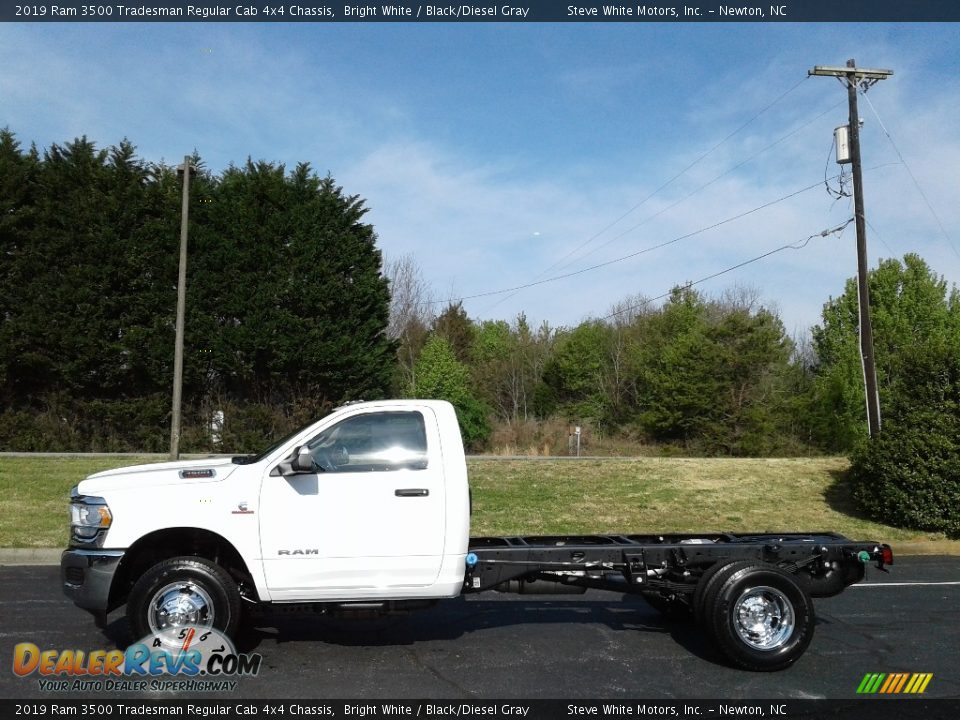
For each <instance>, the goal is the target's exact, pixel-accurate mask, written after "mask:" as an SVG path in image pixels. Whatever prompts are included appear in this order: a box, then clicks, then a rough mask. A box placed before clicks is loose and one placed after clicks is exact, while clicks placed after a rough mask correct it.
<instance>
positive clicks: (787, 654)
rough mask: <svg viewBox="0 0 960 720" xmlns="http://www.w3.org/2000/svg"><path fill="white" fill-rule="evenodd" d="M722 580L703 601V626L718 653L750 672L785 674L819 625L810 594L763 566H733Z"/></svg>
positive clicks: (780, 572)
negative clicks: (714, 643) (778, 672)
mask: <svg viewBox="0 0 960 720" xmlns="http://www.w3.org/2000/svg"><path fill="white" fill-rule="evenodd" d="M744 565H745V566H744ZM734 566H737V567H734ZM718 577H720V580H719V581H717V583H716V584H715V585H714V587H713V588H712V589H711V592H710V596H709V597H707V598H706V599H705V600H704V603H705V607H704V616H703V622H704V624H705V625H708V626H709V629H710V631H711V632H710V635H711V636H712V637H713V639H714V641H715V642H716V644H717V647H718V648H719V649H720V651H721V652H722V653H723V654H724V655H725V656H726V657H727V658H728V659H729V660H731V661H732V662H733V663H735V664H737V665H739V666H740V667H743V668H746V669H748V670H758V671H769V670H781V669H783V668H785V667H787V666H789V665H791V664H793V663H794V662H796V660H797V659H798V658H799V657H800V656H801V655H803V653H804V651H805V650H806V649H807V646H808V645H809V644H810V641H811V639H812V638H813V629H814V624H815V622H816V616H815V615H814V611H813V603H812V601H811V600H810V596H809V595H808V594H807V592H806V590H804V588H803V587H801V586H800V585H799V584H798V583H797V581H796V580H795V579H794V578H793V576H791V575H790V574H789V573H786V572H784V571H783V570H781V569H779V568H777V567H775V566H773V565H767V564H763V563H731V564H730V565H729V566H728V567H727V569H726V571H725V572H722V573H718Z"/></svg>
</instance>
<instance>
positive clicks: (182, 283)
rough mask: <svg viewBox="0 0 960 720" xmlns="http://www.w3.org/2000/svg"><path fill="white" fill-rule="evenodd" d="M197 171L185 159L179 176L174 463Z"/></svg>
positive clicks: (177, 454) (172, 430)
mask: <svg viewBox="0 0 960 720" xmlns="http://www.w3.org/2000/svg"><path fill="white" fill-rule="evenodd" d="M195 172H196V168H194V167H192V166H191V165H190V156H189V155H187V156H185V157H184V158H183V165H180V166H179V167H178V168H177V174H178V175H180V176H182V177H183V201H182V205H181V209H180V276H179V278H178V280H177V337H176V340H175V341H174V348H173V418H172V419H171V421H170V459H171V460H176V459H178V458H179V457H180V405H181V397H182V394H183V322H184V319H183V318H184V315H185V310H186V305H187V231H188V227H189V225H188V221H187V219H188V214H189V211H190V176H191V175H193V174H194V173H195Z"/></svg>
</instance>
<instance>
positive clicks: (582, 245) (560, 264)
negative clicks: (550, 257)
mask: <svg viewBox="0 0 960 720" xmlns="http://www.w3.org/2000/svg"><path fill="white" fill-rule="evenodd" d="M807 79H809V76H805V77H803V78H801V79H800V80H799V81H798V82H797V83H796V84H795V85H794V86H793V87H791V88H789V89H788V90H786V91H784V92H783V93H781V94H780V95H778V96H777V97H776V99H774V100H773V101H772V102H770V103H768V104H767V105H765V106H764V107H762V108H761V109H760V110H758V111H757V112H756V113H755V114H754V115H753V117H751V118H750V119H749V120H747V121H746V122H745V123H743V124H742V125H740V126H739V127H738V128H737V129H736V130H734V131H733V132H731V133H729V134H728V135H727V136H726V137H724V138H723V139H722V140H721V141H720V142H718V143H717V144H716V145H714V146H713V147H712V148H710V149H709V150H707V151H706V152H704V153H703V154H701V155H700V156H699V157H697V158H696V159H695V160H694V161H693V162H691V163H690V164H688V165H687V166H686V167H684V168H683V169H682V170H681V171H680V172H678V173H676V174H675V175H674V176H673V177H671V178H670V179H669V180H667V181H666V182H664V183H663V184H662V185H660V186H659V187H658V188H657V189H656V190H654V191H653V192H651V193H650V194H648V195H647V196H646V197H645V198H644V199H643V200H641V201H640V202H638V203H637V204H636V205H634V206H633V207H631V208H630V209H629V210H627V211H626V212H624V213H623V214H622V215H620V216H619V217H618V218H616V219H615V220H614V221H613V222H611V223H608V224H607V225H606V226H605V227H603V228H602V229H601V230H599V231H597V232H596V233H594V234H593V235H591V236H590V237H589V238H587V239H586V240H585V241H583V242H582V243H580V245H578V246H577V247H575V248H574V249H573V250H571V251H569V252H568V253H567V254H565V255H564V256H563V257H561V258H560V259H559V260H557V261H555V262H553V263H552V264H551V265H549V266H548V267H547V268H545V269H544V270H542V271H541V272H540V273H539V274H538V275H537V276H536V278H535V279H536V280H539V279H540V278H542V277H543V276H544V275H546V274H547V273H548V272H550V271H551V270H553V269H554V268H556V267H560V268H561V269H562V268H565V267H569V266H570V265H571V264H573V261H571V262H570V263H567V264H566V265H564V264H563V263H564V261H566V260H567V259H568V258H570V257H571V256H573V255H576V254H577V253H579V252H580V251H581V250H582V249H583V248H585V247H586V246H587V245H589V244H590V243H592V242H593V241H594V240H596V239H597V238H599V237H600V236H601V235H603V234H604V233H605V232H607V231H608V230H610V229H611V228H613V227H615V226H616V225H617V224H618V223H619V222H620V221H621V220H623V219H624V218H626V217H627V216H629V215H630V214H632V213H633V212H634V211H635V210H638V209H639V208H640V207H642V206H643V205H645V204H646V203H647V201H649V200H651V199H652V198H653V197H654V196H656V195H657V194H658V193H659V192H660V191H661V190H664V189H665V188H667V187H668V186H670V185H671V184H673V183H674V182H675V181H676V180H678V179H679V178H680V177H682V176H683V175H685V174H686V173H687V171H689V170H691V169H692V168H694V167H695V166H696V165H698V164H699V163H700V162H701V161H703V160H704V159H706V158H707V157H708V156H709V155H711V154H713V153H714V152H715V151H716V150H717V149H719V148H720V147H721V146H722V145H723V144H725V143H726V142H727V141H728V140H730V139H731V138H732V137H734V136H735V135H737V134H738V133H739V132H741V131H742V130H744V129H745V128H746V127H748V126H749V125H750V124H751V123H753V121H754V120H756V119H757V118H758V117H760V116H761V115H763V114H764V113H765V112H767V110H769V109H770V108H772V107H773V106H774V105H776V104H777V103H779V102H780V101H781V100H783V99H784V98H785V97H787V96H788V95H789V94H790V93H792V92H793V91H794V90H796V89H797V88H798V87H800V85H802V84H803V82H804V81H805V80H807ZM832 109H833V108H830V110H832ZM827 112H829V110H828V111H827ZM824 114H826V113H821V115H818V116H817V117H816V118H814V119H813V120H811V121H810V122H813V121H814V120H817V119H819V118H820V117H822V115H824ZM808 124H809V123H806V124H805V125H803V126H801V128H802V127H806V125H808ZM794 132H796V131H794ZM792 134H793V133H791V135H792ZM787 137H789V135H787V136H784V137H783V138H781V139H780V140H778V141H777V142H775V143H773V144H772V145H768V146H767V147H765V148H764V149H763V150H761V151H760V152H759V153H756V154H755V155H753V156H751V157H750V158H748V159H747V160H746V161H744V162H749V160H752V159H753V158H754V157H756V156H757V155H759V154H760V153H763V152H766V151H767V150H769V149H770V148H771V147H773V146H774V145H776V144H777V143H779V142H781V141H782V140H785V139H786V138H787ZM742 164H743V163H741V165H742ZM738 167H740V165H737V166H735V167H733V168H731V169H730V170H728V171H727V172H731V171H732V170H735V169H736V168H738ZM724 174H726V173H724ZM720 177H723V175H720V176H718V177H716V178H714V179H713V180H711V181H710V183H707V185H709V184H711V183H713V182H715V181H716V180H718V179H720ZM707 185H702V186H700V187H699V188H697V189H696V190H694V191H693V192H692V193H690V194H688V195H686V196H685V197H684V198H683V199H682V200H681V201H680V202H682V201H683V200H686V199H687V198H689V197H691V196H692V195H695V194H696V193H698V192H700V190H703V189H704V188H705V187H707ZM676 204H678V203H675V204H674V205H676ZM674 205H671V206H670V207H668V208H665V209H664V210H661V211H660V212H659V213H656V214H655V215H651V216H650V217H649V218H647V219H646V220H644V221H643V222H644V223H645V222H647V221H649V220H651V219H653V218H654V217H657V216H658V215H660V214H662V213H663V212H666V210H669V209H671V208H672V207H674ZM642 224H643V223H640V225H642ZM640 225H635V226H634V227H632V228H631V229H630V230H628V231H627V232H632V231H633V230H636V229H637V228H638V227H640ZM624 234H626V233H622V234H621V235H617V236H616V237H615V238H613V240H617V239H619V238H621V237H623V235H624ZM613 240H610V241H608V242H606V243H604V244H603V245H601V246H600V248H603V247H606V246H607V245H609V244H610V242H612V241H613ZM600 248H596V250H599V249H600ZM594 252H595V251H594ZM507 299H509V298H502V299H501V300H498V301H497V302H496V303H494V304H493V305H492V306H491V308H490V309H491V310H492V309H493V308H495V307H496V306H497V305H499V304H500V303H501V302H503V301H504V300H507Z"/></svg>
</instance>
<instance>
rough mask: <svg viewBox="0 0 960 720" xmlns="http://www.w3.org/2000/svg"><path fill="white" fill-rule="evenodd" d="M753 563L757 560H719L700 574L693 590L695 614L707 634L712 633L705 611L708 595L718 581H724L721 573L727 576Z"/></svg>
mask: <svg viewBox="0 0 960 720" xmlns="http://www.w3.org/2000/svg"><path fill="white" fill-rule="evenodd" d="M752 565H756V561H746V560H737V561H732V562H724V561H723V560H718V561H717V562H715V563H714V564H713V565H711V566H710V567H709V568H707V569H706V571H705V572H704V573H703V575H701V576H700V581H699V582H698V583H697V587H696V589H695V590H694V591H693V616H694V618H696V620H697V622H698V623H700V625H701V627H703V629H704V630H705V631H706V632H707V634H710V623H709V622H708V621H707V619H706V612H705V607H706V605H707V597H708V596H709V595H710V594H711V592H713V590H714V589H715V588H716V586H717V584H718V583H720V582H723V577H721V576H720V575H721V573H723V576H727V575H729V574H730V573H733V572H735V571H736V570H737V569H740V568H745V567H750V566H752Z"/></svg>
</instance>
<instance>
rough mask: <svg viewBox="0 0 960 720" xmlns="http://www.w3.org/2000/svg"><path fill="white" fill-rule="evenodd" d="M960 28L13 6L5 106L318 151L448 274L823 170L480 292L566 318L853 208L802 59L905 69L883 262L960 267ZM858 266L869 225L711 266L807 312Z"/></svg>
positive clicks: (594, 240)
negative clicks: (120, 15)
mask: <svg viewBox="0 0 960 720" xmlns="http://www.w3.org/2000/svg"><path fill="white" fill-rule="evenodd" d="M958 47H960V27H958V26H955V25H924V24H902V25H889V24H792V23H791V24H778V25H763V24H744V25H733V24H707V23H704V24H694V25H691V24H684V25H674V24H616V23H597V24H574V23H552V24H551V23H542V24H520V23H517V24H481V23H472V24H468V25H467V24H465V25H457V24H436V23H430V24H400V23H397V24H392V23H391V24H378V23H371V24H362V23H357V24H335V25H334V24H330V25H326V24H319V23H318V24H306V23H305V24H297V25H287V24H260V25H258V24H235V23H226V24H215V23H194V24H173V23H171V24H164V23H144V24H81V23H76V24H62V25H61V24H7V25H4V26H0V68H2V70H0V126H8V127H9V128H10V129H11V130H13V131H14V132H15V133H16V135H17V136H18V138H19V139H20V141H21V142H22V143H23V144H24V145H28V144H29V143H30V142H35V143H36V144H37V145H38V146H40V147H47V146H49V145H50V144H51V143H55V142H56V143H62V142H65V141H68V140H70V139H72V138H74V137H76V136H79V135H87V136H88V137H89V138H90V139H92V140H94V141H95V142H96V143H98V144H99V145H101V146H109V145H112V144H115V143H117V142H119V141H120V140H121V139H122V138H124V137H127V138H129V139H130V140H131V141H132V142H134V143H135V144H136V145H137V147H138V151H139V153H140V155H141V156H142V157H143V158H145V159H147V160H151V161H160V160H164V161H166V162H168V163H175V162H178V161H180V160H181V159H182V156H183V155H184V154H186V153H189V152H191V151H193V150H194V148H196V149H197V150H198V151H199V153H200V154H201V156H202V157H203V158H204V159H205V161H206V163H207V165H208V167H209V168H211V169H212V170H214V171H220V170H222V169H224V168H225V167H227V166H228V165H229V164H230V163H235V164H239V163H243V162H244V161H245V160H246V158H247V157H248V156H250V157H252V158H253V159H254V160H258V159H265V160H270V161H274V162H282V163H284V164H286V165H287V166H288V167H290V168H292V167H293V166H294V165H295V164H296V163H298V162H301V161H308V162H310V164H311V165H312V167H313V168H314V169H315V170H316V171H317V172H318V173H320V174H327V173H328V172H329V173H330V174H331V175H332V176H333V177H334V178H335V179H336V180H337V182H338V183H339V184H341V185H342V186H343V187H344V189H345V191H346V192H348V193H349V194H356V195H359V196H361V197H363V198H365V199H366V201H367V204H368V206H369V207H370V212H369V214H368V215H367V219H368V221H369V222H371V223H373V224H374V226H375V227H376V230H377V233H378V236H379V244H380V247H381V248H382V249H383V251H384V252H385V254H386V255H387V256H388V257H393V258H395V257H398V256H400V255H404V254H412V255H413V256H414V258H415V260H416V261H417V263H418V264H419V266H420V267H421V268H422V271H423V274H424V276H425V278H426V280H427V281H428V282H429V284H430V285H431V286H432V288H433V290H434V292H435V294H436V295H437V297H438V298H445V297H448V296H452V297H462V296H470V295H475V294H480V293H485V292H489V291H493V290H499V289H502V288H509V287H513V286H516V285H521V284H524V283H528V282H531V281H534V280H537V279H542V278H544V277H551V276H554V275H559V274H565V273H569V272H572V271H576V270H579V269H582V268H585V267H588V266H592V265H595V264H598V263H603V262H606V261H609V260H612V259H615V258H618V257H622V256H625V255H629V254H631V253H635V252H637V251H638V250H642V249H644V248H648V247H650V246H653V245H657V244H660V243H663V242H665V241H668V240H673V239H674V238H678V237H680V236H683V235H686V234H689V233H693V232H695V231H698V230H701V229H703V228H706V227H708V226H711V225H714V224H715V223H719V222H721V221H723V220H726V219H728V218H730V217H732V216H735V215H738V214H740V213H744V212H746V211H748V210H751V209H753V208H756V207H758V206H761V205H764V204H766V203H770V202H771V201H774V200H777V199H778V198H781V197H783V196H785V195H788V194H791V193H793V192H795V191H797V190H801V189H803V188H806V187H808V186H810V185H812V184H816V183H818V182H820V183H821V184H820V186H819V187H815V188H813V189H810V190H807V191H805V192H802V193H800V194H798V195H796V196H795V197H792V198H790V199H788V200H784V201H782V202H779V203H776V204H774V205H772V206H770V207H768V208H765V209H763V210H758V211H757V212H754V213H752V214H749V215H747V216H746V217H743V218H741V219H739V220H735V221H732V222H728V223H725V224H722V225H721V226H719V227H717V228H715V229H712V230H707V231H705V232H700V233H698V234H695V235H693V236H691V237H689V238H686V239H683V240H678V241H677V242H675V243H673V244H671V245H669V246H667V247H664V248H661V249H659V250H654V251H651V252H648V253H645V254H642V255H639V256H637V257H634V258H632V259H628V260H625V261H622V262H618V263H614V264H612V265H609V266H607V267H604V268H601V269H598V270H594V271H590V272H585V273H582V274H580V275H578V276H576V277H573V278H568V279H564V280H559V281H556V282H550V283H545V284H543V285H540V286H537V287H535V288H530V289H527V290H524V291H521V292H518V293H509V294H506V295H499V296H492V297H483V298H476V299H473V300H468V301H466V303H465V306H466V308H467V310H468V312H469V313H470V315H471V316H472V317H474V318H478V319H487V318H498V319H499V318H502V319H510V318H512V317H514V316H515V315H516V314H517V313H518V312H521V311H524V312H526V314H527V316H528V317H529V318H530V319H531V320H533V321H535V322H539V321H542V320H546V321H548V322H550V323H551V324H553V325H568V326H569V325H575V324H576V323H578V322H580V321H581V320H583V319H584V318H586V317H589V316H602V315H606V314H607V313H609V312H610V310H611V307H612V306H613V305H614V303H616V302H618V301H621V300H623V299H624V298H627V297H634V296H636V295H638V294H642V295H645V296H647V297H652V296H657V295H660V294H661V293H663V292H665V291H667V290H669V288H670V287H671V286H672V285H674V284H678V283H683V282H686V281H692V280H697V279H699V278H701V277H704V276H707V275H710V274H712V273H714V272H717V271H719V270H722V269H724V268H727V267H730V266H732V265H735V264H737V263H740V262H742V261H744V260H748V259H750V258H752V257H755V256H757V255H760V254H762V253H764V252H767V251H768V250H771V249H773V248H776V247H779V246H782V245H784V244H787V243H794V242H799V241H802V240H804V239H805V238H807V237H808V236H810V235H812V234H814V233H819V232H820V231H821V230H824V229H827V228H830V227H834V226H836V225H838V224H840V223H842V222H844V221H845V220H846V219H847V218H849V217H851V216H852V208H851V207H850V203H849V200H840V201H835V200H834V199H833V198H831V197H830V196H829V195H828V194H827V192H826V191H825V189H824V188H823V185H822V181H823V177H824V171H825V169H826V170H827V172H828V173H829V174H830V175H833V174H834V173H836V172H837V170H838V167H837V166H836V165H835V164H834V162H833V160H832V158H831V159H830V161H829V163H828V162H827V157H828V152H829V150H830V146H831V141H832V133H833V128H834V127H835V126H837V125H841V124H844V123H845V122H846V103H845V98H846V94H845V92H844V90H843V88H842V86H841V85H840V83H839V82H838V81H836V80H834V79H830V78H810V79H804V78H805V77H806V73H807V70H808V69H809V68H811V67H813V66H814V65H843V64H844V63H845V62H846V60H847V58H850V57H854V58H856V59H857V61H858V64H860V65H862V66H867V67H880V68H892V69H893V70H894V71H895V75H894V76H893V78H891V79H889V80H886V81H884V82H882V83H880V84H878V85H877V86H875V87H874V88H873V89H871V90H870V91H869V93H868V94H867V97H868V98H869V100H870V101H871V103H872V106H873V107H872V108H871V106H870V104H868V103H866V102H865V101H864V100H863V99H861V108H860V114H861V117H862V118H863V120H864V122H865V125H864V129H863V155H864V165H865V167H867V168H872V169H869V170H868V172H867V173H866V175H865V193H864V195H865V200H866V210H867V218H868V220H869V221H870V224H871V226H872V228H871V230H870V231H868V237H869V243H870V262H871V266H875V265H876V263H877V261H878V259H879V258H880V257H890V256H898V257H900V256H902V255H903V254H904V253H906V252H917V253H919V254H920V255H921V256H923V257H924V258H925V259H926V260H927V262H928V263H929V264H930V265H931V267H932V268H933V269H934V270H935V271H936V272H938V273H939V274H942V275H944V276H945V277H946V278H947V280H948V281H950V282H951V283H953V282H960V202H958V200H960V198H958V195H960V136H958V132H957V131H958V127H960V123H958V120H957V108H960V52H958V51H957V48H958ZM787 91H789V92H788V93H787V94H786V95H785V96H784V97H783V98H782V99H780V100H779V101H778V102H776V103H775V104H774V105H773V106H772V107H770V108H769V109H768V110H766V111H765V112H763V113H762V114H761V115H760V116H759V117H756V118H755V119H754V120H753V122H751V123H750V124H749V125H747V127H745V128H743V129H741V130H740V131H739V132H737V133H736V134H734V135H733V136H732V137H729V139H726V140H725V138H727V137H728V136H729V135H730V134H731V133H733V132H734V131H735V130H737V129H738V128H740V127H741V126H742V125H743V124H744V123H746V122H747V121H748V120H750V119H751V118H754V116H756V114H757V113H758V112H759V111H760V110H762V109H763V108H765V107H766V106H768V105H770V103H771V102H773V101H774V100H776V99H777V98H778V97H779V96H781V95H782V94H783V93H785V92H787ZM874 110H875V111H876V112H875V113H874ZM881 123H882V125H881ZM883 127H885V128H886V130H887V131H888V132H889V134H890V136H891V137H892V139H893V141H894V142H895V143H896V146H897V147H898V148H899V151H900V153H901V154H902V156H903V158H904V159H905V160H906V163H907V165H908V166H909V169H910V171H912V173H913V175H914V177H915V178H916V180H917V181H918V182H919V185H920V187H921V188H922V189H923V191H924V193H925V195H926V198H927V200H928V201H929V204H930V205H931V206H932V207H933V212H931V210H930V209H929V208H928V207H927V202H926V201H925V200H924V199H923V197H922V196H921V195H920V193H919V191H918V190H917V187H916V185H915V184H914V181H913V180H912V179H911V177H910V174H909V172H908V171H907V168H906V167H905V166H904V165H902V164H900V162H899V157H898V154H897V152H896V151H895V150H894V147H893V146H892V145H891V142H890V140H889V139H888V138H887V136H886V134H885V133H884V132H883ZM724 140H725V141H724ZM721 141H724V142H721ZM718 144H719V146H718ZM711 150H712V151H711ZM708 151H711V152H709V153H708ZM704 153H708V154H707V155H706V156H705V157H702V159H701V156H703V155H704ZM694 161H697V162H694ZM691 163H694V164H693V165H692V167H690V168H689V169H687V170H686V171H685V172H682V171H684V170H685V169H686V168H688V166H690V165H691ZM678 174H679V177H676V179H674V180H673V182H670V183H669V184H668V185H667V186H666V187H661V186H663V185H664V183H667V182H668V181H670V180H671V179H672V178H675V176H677V175H678ZM654 191H657V192H656V193H654ZM941 226H942V227H941ZM855 267H856V254H855V234H854V232H853V226H852V225H851V226H850V227H849V228H848V229H847V230H846V231H845V232H844V234H843V235H842V236H841V237H839V238H837V237H836V236H831V237H828V238H816V239H814V240H812V241H811V242H810V243H809V244H808V245H806V247H804V248H803V249H801V250H796V251H794V250H788V251H784V252H781V253H778V254H776V255H773V256H771V257H769V258H767V259H765V260H762V261H760V262H757V263H754V264H752V265H749V266H747V267H745V268H742V269H740V270H737V271H735V272H731V273H729V274H726V275H724V276H723V277H720V278H717V279H715V280H711V281H709V282H706V283H704V284H703V285H702V286H700V288H701V289H702V290H704V291H705V292H707V293H708V294H719V293H720V292H722V291H723V290H724V289H726V288H729V287H731V286H733V285H742V286H747V287H750V288H753V289H754V290H755V291H756V292H757V293H758V294H759V297H760V298H761V300H762V301H763V302H764V303H765V304H767V305H773V306H775V307H776V308H777V309H778V310H779V312H780V314H781V317H782V318H783V320H784V323H785V325H786V327H787V330H788V331H789V332H800V333H803V332H805V331H806V330H807V329H808V328H809V326H810V325H811V324H813V323H815V322H817V320H818V319H819V314H820V309H821V307H822V304H823V303H824V301H826V299H827V298H828V297H829V296H830V295H837V294H838V293H840V292H841V291H842V288H843V282H844V280H845V279H846V278H847V277H850V276H852V275H853V274H854V272H855Z"/></svg>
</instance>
